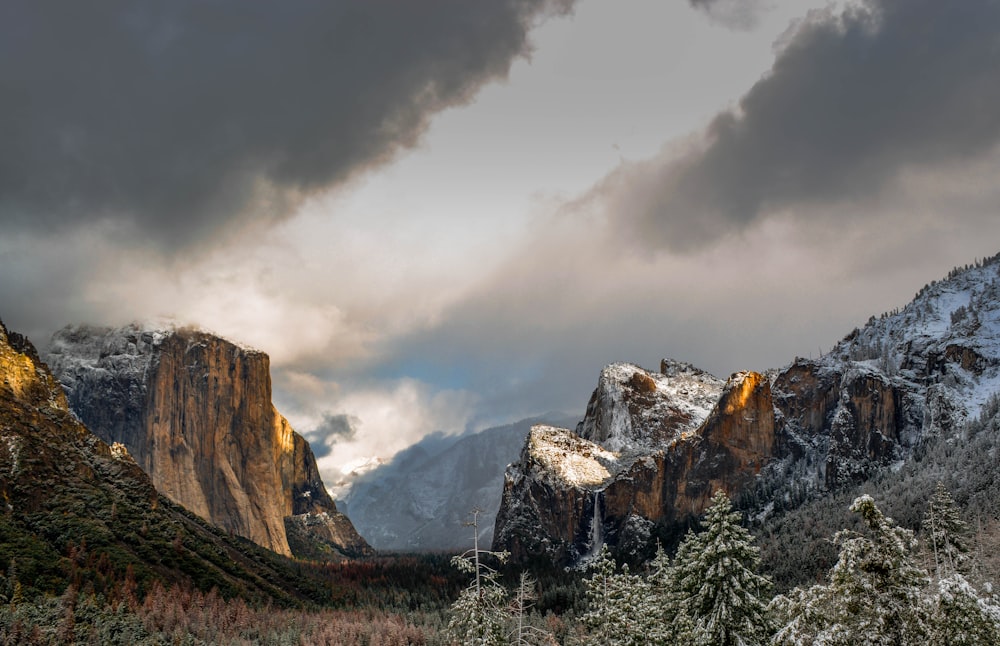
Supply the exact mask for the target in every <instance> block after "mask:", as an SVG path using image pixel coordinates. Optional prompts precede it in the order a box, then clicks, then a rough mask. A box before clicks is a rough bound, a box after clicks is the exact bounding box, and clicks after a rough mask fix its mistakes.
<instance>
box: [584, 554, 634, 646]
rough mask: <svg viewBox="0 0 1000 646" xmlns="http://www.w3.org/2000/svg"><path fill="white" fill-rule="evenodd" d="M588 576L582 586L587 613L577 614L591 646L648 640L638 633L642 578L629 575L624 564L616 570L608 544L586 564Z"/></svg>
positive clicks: (622, 645)
mask: <svg viewBox="0 0 1000 646" xmlns="http://www.w3.org/2000/svg"><path fill="white" fill-rule="evenodd" d="M588 569H589V570H590V576H589V577H587V578H586V579H584V581H583V585H584V589H585V590H586V596H587V612H586V613H585V614H584V615H583V616H582V617H581V620H582V621H583V624H584V626H586V628H587V631H588V635H589V640H588V642H587V643H588V644H593V646H640V645H642V644H646V643H648V642H647V641H646V638H645V636H644V635H643V634H642V629H641V625H642V624H641V622H640V621H639V619H640V616H641V613H640V611H639V608H638V607H639V605H640V603H641V600H642V594H643V590H644V586H643V585H642V579H641V578H640V577H638V576H635V575H633V574H630V573H629V571H628V566H624V567H623V571H622V572H618V568H617V567H616V566H615V560H614V559H613V558H611V552H610V551H609V550H608V546H607V545H604V546H602V547H601V551H600V553H598V555H597V556H596V557H595V558H594V559H593V560H592V561H591V562H590V564H589V565H588Z"/></svg>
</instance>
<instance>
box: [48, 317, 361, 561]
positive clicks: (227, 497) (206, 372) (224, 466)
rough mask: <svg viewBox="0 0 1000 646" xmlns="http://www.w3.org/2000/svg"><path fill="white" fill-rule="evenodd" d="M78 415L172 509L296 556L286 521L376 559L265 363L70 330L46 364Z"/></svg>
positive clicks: (143, 334) (232, 350)
mask: <svg viewBox="0 0 1000 646" xmlns="http://www.w3.org/2000/svg"><path fill="white" fill-rule="evenodd" d="M47 359H48V362H49V365H50V366H51V367H52V370H53V373H54V374H55V375H56V376H57V377H58V378H59V380H60V381H61V382H62V384H63V387H64V389H65V391H66V393H67V396H68V399H69V403H70V406H71V407H72V409H73V410H74V411H75V412H76V414H77V415H79V417H80V419H81V420H83V422H84V423H85V424H87V425H88V426H89V427H90V428H91V429H92V430H93V431H94V432H95V433H96V434H97V435H98V436H99V437H101V439H103V440H104V441H106V442H108V443H112V442H120V443H122V444H124V445H125V447H126V448H127V449H128V452H129V453H130V454H131V455H132V456H133V458H134V459H135V460H136V462H137V463H138V464H139V465H140V466H141V467H142V468H143V470H145V471H146V473H148V474H149V475H150V477H151V479H152V480H153V483H154V485H155V486H156V488H157V489H158V490H159V491H160V492H162V493H163V494H164V495H165V496H167V497H168V498H170V499H171V500H173V501H175V502H177V503H179V504H181V505H183V506H185V507H187V508H188V509H190V510H191V511H193V512H194V513H196V514H198V515H199V516H201V517H202V518H204V519H205V520H207V521H209V522H211V523H213V524H215V525H217V526H219V527H222V528H224V529H226V530H229V531H231V532H233V533H235V534H237V535H240V536H244V537H246V538H249V539H250V540H252V541H254V542H255V543H257V544H259V545H262V546H264V547H267V548H268V549H271V550H273V551H275V552H278V553H280V554H286V555H291V554H292V550H291V548H290V546H289V540H288V529H287V527H286V519H288V521H287V522H291V523H293V524H295V525H296V526H299V527H302V528H304V532H305V534H306V535H311V536H313V537H315V538H316V539H317V540H319V541H320V542H322V543H326V544H328V545H329V546H330V547H331V548H334V549H335V550H336V551H339V552H343V553H347V554H355V553H363V552H366V551H367V550H368V549H369V548H368V547H367V545H366V544H365V542H364V540H363V539H361V537H360V536H358V535H357V532H355V531H354V528H353V526H351V524H350V521H349V520H347V518H346V517H345V516H343V515H342V514H339V513H338V512H337V510H336V506H335V505H334V503H333V500H332V499H331V498H330V496H329V494H328V493H327V491H326V488H325V487H324V486H323V483H322V481H321V479H320V477H319V473H318V470H317V468H316V461H315V458H314V456H313V453H312V451H311V450H310V448H309V445H308V443H307V442H306V441H305V440H304V439H303V438H302V437H301V436H299V435H298V434H297V433H295V432H294V431H293V430H292V428H291V426H290V425H289V424H288V421H287V420H285V418H284V417H282V416H281V415H280V414H279V413H278V412H277V410H275V408H274V406H273V405H272V404H271V378H270V365H269V359H268V357H267V355H266V354H264V353H262V352H257V351H254V350H249V349H246V348H242V347H239V346H237V345H234V344H233V343H230V342H228V341H226V340H224V339H221V338H219V337H216V336H213V335H210V334H206V333H203V332H198V331H195V330H169V331H163V330H147V329H143V328H141V327H140V326H138V325H132V326H128V327H125V328H119V329H106V328H90V327H71V328H66V329H64V330H61V331H60V332H57V333H56V335H55V336H54V337H53V339H52V343H51V347H50V350H49V353H48V355H47Z"/></svg>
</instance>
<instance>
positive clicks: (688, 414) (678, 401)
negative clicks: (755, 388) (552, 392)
mask: <svg viewBox="0 0 1000 646" xmlns="http://www.w3.org/2000/svg"><path fill="white" fill-rule="evenodd" d="M721 388H722V382H721V381H720V380H719V379H717V378H715V377H713V376H712V375H710V374H708V373H707V372H704V371H702V370H699V369H697V368H695V367H694V366H692V365H691V364H687V363H682V362H678V361H671V360H668V359H664V360H663V361H662V362H661V364H660V374H656V373H651V372H647V371H645V370H643V369H642V368H639V367H638V366H634V365H631V364H626V363H616V364H612V365H610V366H607V367H606V368H604V370H602V371H601V376H600V378H599V379H598V382H597V388H596V389H595V390H594V394H593V395H592V396H591V398H590V402H589V403H588V404H587V414H586V416H585V417H584V418H583V421H582V422H580V423H579V424H578V425H577V429H576V432H577V435H579V436H580V437H582V438H584V439H586V440H590V441H591V442H597V443H599V444H601V445H603V446H605V447H606V448H608V449H610V450H613V451H622V450H626V451H627V450H635V449H639V450H650V449H655V448H660V447H662V446H665V445H666V444H668V443H670V442H671V441H673V440H674V439H675V437H676V436H677V434H678V433H683V432H685V431H691V430H693V429H695V428H696V427H697V426H698V425H699V424H700V423H701V421H702V420H703V419H704V418H705V416H706V415H707V414H708V412H709V411H710V410H711V408H712V406H713V405H714V404H715V401H716V400H717V399H718V397H719V393H720V390H721Z"/></svg>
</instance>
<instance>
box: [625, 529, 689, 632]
mask: <svg viewBox="0 0 1000 646" xmlns="http://www.w3.org/2000/svg"><path fill="white" fill-rule="evenodd" d="M676 574H677V571H676V569H675V568H674V567H673V566H672V565H671V564H670V559H669V558H668V557H667V553H666V552H665V551H664V550H663V546H657V548H656V556H655V557H654V558H653V560H652V561H650V562H649V572H648V574H647V575H646V578H645V581H643V589H642V592H641V597H640V598H641V601H642V603H641V604H640V606H639V615H638V622H639V628H640V630H641V632H642V634H644V635H645V636H646V643H647V644H649V645H650V646H674V645H678V646H679V645H680V644H683V643H685V642H684V641H683V639H682V637H683V636H684V635H689V634H690V629H691V626H690V625H683V626H679V627H678V626H675V620H676V618H677V608H678V606H679V597H678V594H677V577H676Z"/></svg>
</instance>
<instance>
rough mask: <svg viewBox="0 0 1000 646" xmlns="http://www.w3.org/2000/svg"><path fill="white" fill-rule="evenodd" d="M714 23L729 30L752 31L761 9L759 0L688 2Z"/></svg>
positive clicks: (703, 0)
mask: <svg viewBox="0 0 1000 646" xmlns="http://www.w3.org/2000/svg"><path fill="white" fill-rule="evenodd" d="M688 2H689V3H690V4H691V6H692V7H694V8H695V9H698V10H699V11H702V12H704V13H705V14H706V15H707V16H708V17H709V18H711V19H712V20H713V21H714V22H717V23H719V24H721V25H725V26H726V27H729V28H731V29H752V28H753V27H754V26H756V24H757V18H758V15H759V13H760V11H761V9H762V7H761V0H688Z"/></svg>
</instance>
